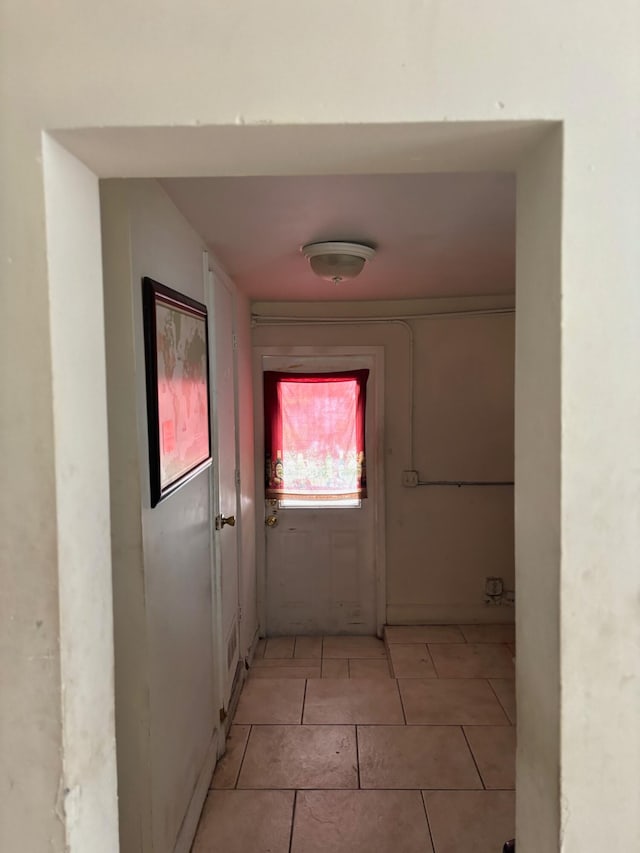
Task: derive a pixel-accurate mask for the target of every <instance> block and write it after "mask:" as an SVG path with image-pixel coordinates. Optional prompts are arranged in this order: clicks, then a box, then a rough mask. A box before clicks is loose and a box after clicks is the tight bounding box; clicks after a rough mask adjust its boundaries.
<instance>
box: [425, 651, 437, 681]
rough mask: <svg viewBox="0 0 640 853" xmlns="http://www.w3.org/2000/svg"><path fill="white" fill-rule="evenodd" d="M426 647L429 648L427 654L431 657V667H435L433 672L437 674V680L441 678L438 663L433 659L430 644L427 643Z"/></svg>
mask: <svg viewBox="0 0 640 853" xmlns="http://www.w3.org/2000/svg"><path fill="white" fill-rule="evenodd" d="M425 646H426V647H427V654H428V655H429V660H430V661H431V666H432V667H433V671H434V672H435V674H436V678H440V673H439V672H438V668H437V666H436V662H435V660H434V658H433V655H432V654H431V649H430V648H429V643H425Z"/></svg>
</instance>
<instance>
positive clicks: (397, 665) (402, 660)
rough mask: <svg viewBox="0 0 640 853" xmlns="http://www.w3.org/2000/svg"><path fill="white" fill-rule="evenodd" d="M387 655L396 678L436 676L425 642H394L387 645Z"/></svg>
mask: <svg viewBox="0 0 640 853" xmlns="http://www.w3.org/2000/svg"><path fill="white" fill-rule="evenodd" d="M389 655H390V657H391V664H392V666H393V672H394V675H395V677H396V678H437V674H436V671H435V668H434V666H433V661H432V660H431V655H430V654H429V650H428V649H427V646H426V644H425V643H411V644H404V643H396V644H394V645H392V646H389Z"/></svg>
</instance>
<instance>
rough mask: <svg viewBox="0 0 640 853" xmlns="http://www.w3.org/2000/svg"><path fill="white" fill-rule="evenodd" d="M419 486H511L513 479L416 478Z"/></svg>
mask: <svg viewBox="0 0 640 853" xmlns="http://www.w3.org/2000/svg"><path fill="white" fill-rule="evenodd" d="M418 485H419V486H457V487H458V488H460V486H513V485H515V484H514V482H513V480H418Z"/></svg>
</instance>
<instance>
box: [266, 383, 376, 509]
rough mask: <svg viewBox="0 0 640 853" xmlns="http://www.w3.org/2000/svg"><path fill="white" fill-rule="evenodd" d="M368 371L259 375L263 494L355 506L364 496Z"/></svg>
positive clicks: (287, 502)
mask: <svg viewBox="0 0 640 853" xmlns="http://www.w3.org/2000/svg"><path fill="white" fill-rule="evenodd" d="M368 375H369V371H368V370H355V371H351V372H347V373H305V374H302V373H278V372H276V371H266V372H265V374H264V409H265V495H266V497H267V498H269V499H277V500H279V501H280V502H281V505H282V506H287V507H291V506H301V505H302V506H304V505H308V504H309V503H314V504H316V505H324V506H327V507H329V506H359V503H360V500H361V499H362V498H365V497H366V496H367V482H366V464H365V446H364V425H365V403H366V384H367V378H368Z"/></svg>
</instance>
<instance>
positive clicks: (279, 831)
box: [192, 791, 294, 853]
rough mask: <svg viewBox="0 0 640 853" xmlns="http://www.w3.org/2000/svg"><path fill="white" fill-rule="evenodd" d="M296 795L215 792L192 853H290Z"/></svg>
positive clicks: (201, 819) (266, 792)
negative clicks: (221, 852)
mask: <svg viewBox="0 0 640 853" xmlns="http://www.w3.org/2000/svg"><path fill="white" fill-rule="evenodd" d="M293 797H294V793H293V791H211V792H210V794H209V796H208V797H207V801H206V803H205V806H204V809H203V812H202V817H201V818H200V824H199V826H198V832H197V834H196V838H195V841H194V844H193V848H192V853H218V851H220V850H224V853H288V850H289V839H290V834H291V821H292V817H293Z"/></svg>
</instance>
